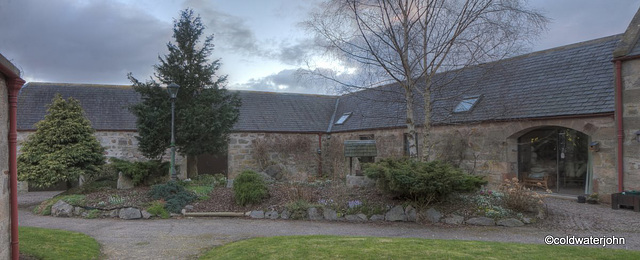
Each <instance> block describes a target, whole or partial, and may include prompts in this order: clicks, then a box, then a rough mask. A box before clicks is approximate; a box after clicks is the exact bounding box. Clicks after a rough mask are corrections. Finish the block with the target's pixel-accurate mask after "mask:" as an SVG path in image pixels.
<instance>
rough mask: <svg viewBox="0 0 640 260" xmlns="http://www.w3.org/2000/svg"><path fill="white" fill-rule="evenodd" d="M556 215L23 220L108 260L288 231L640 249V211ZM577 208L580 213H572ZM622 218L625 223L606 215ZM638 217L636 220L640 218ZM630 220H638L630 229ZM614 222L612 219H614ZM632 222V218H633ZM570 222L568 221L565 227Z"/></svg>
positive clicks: (555, 207) (188, 254)
mask: <svg viewBox="0 0 640 260" xmlns="http://www.w3.org/2000/svg"><path fill="white" fill-rule="evenodd" d="M547 200H548V205H549V212H550V216H549V218H548V219H547V220H545V221H543V222H542V223H539V224H536V225H531V226H526V227H520V228H505V227H471V226H461V227H447V226H443V225H431V226H429V225H419V224H415V223H377V224H373V223H362V224H353V223H344V222H334V223H331V222H312V221H285V220H275V221H274V220H252V219H240V218H185V219H166V220H161V219H159V220H139V221H125V220H119V219H79V218H53V217H43V216H36V215H33V214H32V213H31V212H30V211H28V210H27V209H24V208H23V209H21V211H20V212H19V213H20V225H24V226H36V227H46V228H57V229H64V230H71V231H77V232H82V233H85V234H87V235H90V236H92V237H94V238H96V240H98V242H99V243H100V244H101V245H102V252H103V253H104V254H105V255H106V256H107V258H108V259H194V258H196V257H197V255H198V254H200V253H202V252H203V251H206V250H207V249H209V248H212V247H214V246H218V245H222V244H225V243H229V242H232V241H237V240H241V239H246V238H250V237H262V236H285V235H318V234H322V235H345V236H346V235H348V236H385V237H417V238H436V239H463V240H485V241H503V242H520V243H535V244H541V243H544V237H545V236H547V235H554V236H567V235H576V236H588V235H594V236H605V235H606V236H612V235H615V236H616V237H625V238H626V245H623V246H608V247H611V248H626V249H633V250H640V232H638V228H637V227H638V225H636V224H637V223H638V221H637V220H635V219H637V218H640V213H636V212H633V211H627V210H616V211H614V210H611V209H610V208H608V207H606V206H605V205H586V204H577V203H575V202H572V201H565V200H560V199H552V198H549V199H547ZM572 212H573V213H575V214H576V215H571V214H572ZM601 217H617V218H620V219H623V221H622V223H623V224H621V225H618V224H613V223H609V224H606V223H608V222H605V221H601V220H607V218H601ZM634 217H635V219H634ZM624 221H633V223H635V224H633V225H631V226H633V227H635V228H634V229H633V230H632V231H631V232H626V231H624V232H623V230H625V229H624V228H626V227H628V225H624V223H625V222H624ZM609 222H610V221H609ZM627 223H628V222H627ZM563 225H566V226H563Z"/></svg>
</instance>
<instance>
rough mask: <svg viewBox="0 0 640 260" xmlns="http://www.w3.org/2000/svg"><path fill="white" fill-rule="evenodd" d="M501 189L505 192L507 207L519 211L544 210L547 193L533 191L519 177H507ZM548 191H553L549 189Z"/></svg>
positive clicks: (539, 211) (504, 198)
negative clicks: (520, 181) (519, 180)
mask: <svg viewBox="0 0 640 260" xmlns="http://www.w3.org/2000/svg"><path fill="white" fill-rule="evenodd" d="M500 191H502V193H503V194H504V197H503V201H504V205H505V207H507V208H509V209H511V210H514V211H517V212H536V211H537V212H538V213H542V212H543V211H544V201H543V199H544V197H545V195H543V194H540V193H537V192H535V191H532V190H531V189H529V188H527V187H525V186H524V185H522V184H521V183H519V182H518V179H517V178H513V179H511V180H509V179H506V180H504V183H503V184H502V185H501V186H500ZM547 192H551V191H549V190H547Z"/></svg>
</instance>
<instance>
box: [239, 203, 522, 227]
mask: <svg viewBox="0 0 640 260" xmlns="http://www.w3.org/2000/svg"><path fill="white" fill-rule="evenodd" d="M420 215H421V216H422V218H423V219H424V220H426V221H428V222H431V223H445V224H450V225H462V224H467V225H476V226H496V225H497V226H505V227H519V226H524V225H525V224H529V223H531V219H529V218H523V220H519V219H515V218H504V219H499V220H497V221H496V220H494V219H492V218H487V217H471V218H469V219H466V220H465V218H464V217H463V216H460V215H455V214H452V215H448V216H446V217H444V216H443V215H442V213H440V211H438V210H436V209H434V208H429V209H427V210H424V211H422V212H420ZM245 216H246V217H250V218H253V219H290V216H291V213H290V212H288V210H286V209H285V210H283V211H282V212H278V211H275V210H270V211H267V212H265V211H262V210H255V211H249V212H247V213H245ZM417 216H418V214H417V212H416V209H415V208H413V207H412V206H407V207H406V208H405V207H402V206H400V205H398V206H395V207H393V208H391V209H390V210H389V211H387V212H386V213H385V214H384V215H372V216H371V217H370V218H368V217H367V216H366V215H365V214H361V213H360V214H355V215H345V216H338V214H337V213H336V212H335V211H334V210H332V209H323V208H315V207H312V208H309V209H308V210H307V212H306V215H305V217H304V218H303V219H305V220H326V221H349V222H366V221H390V222H393V221H400V222H416V221H418V217H417Z"/></svg>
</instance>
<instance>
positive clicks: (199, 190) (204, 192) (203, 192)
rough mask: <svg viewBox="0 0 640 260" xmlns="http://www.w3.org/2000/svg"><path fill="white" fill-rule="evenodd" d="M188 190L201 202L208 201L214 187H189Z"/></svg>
mask: <svg viewBox="0 0 640 260" xmlns="http://www.w3.org/2000/svg"><path fill="white" fill-rule="evenodd" d="M186 189H187V190H189V191H192V192H193V193H195V194H196V195H197V196H198V199H199V200H208V199H209V193H211V191H213V186H187V187H186Z"/></svg>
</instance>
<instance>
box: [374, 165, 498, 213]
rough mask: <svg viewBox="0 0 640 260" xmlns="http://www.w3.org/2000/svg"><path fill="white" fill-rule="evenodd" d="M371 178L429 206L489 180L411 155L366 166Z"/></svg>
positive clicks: (398, 194)
mask: <svg viewBox="0 0 640 260" xmlns="http://www.w3.org/2000/svg"><path fill="white" fill-rule="evenodd" d="M364 171H365V174H366V175H367V177H369V178H372V179H375V180H377V185H378V188H380V189H381V190H382V191H383V192H385V193H388V194H391V195H393V196H396V197H400V198H405V199H410V200H412V201H415V202H417V203H420V204H424V205H428V204H429V203H431V202H432V201H437V200H441V199H443V198H445V197H446V196H447V195H449V194H451V193H454V192H470V191H475V190H477V189H479V188H480V187H481V186H482V185H484V184H486V183H487V182H486V181H485V180H483V178H482V177H480V176H473V175H469V174H465V173H463V172H462V170H461V169H459V168H455V167H453V166H451V165H449V164H447V163H443V162H440V161H432V162H419V161H415V160H410V159H407V158H401V159H383V160H381V161H380V162H376V163H370V164H365V165H364Z"/></svg>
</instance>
